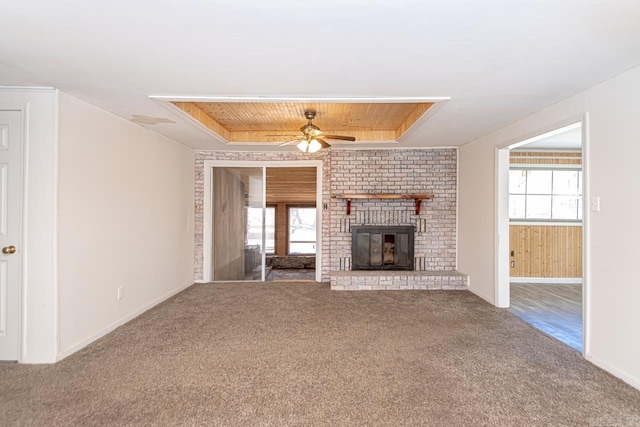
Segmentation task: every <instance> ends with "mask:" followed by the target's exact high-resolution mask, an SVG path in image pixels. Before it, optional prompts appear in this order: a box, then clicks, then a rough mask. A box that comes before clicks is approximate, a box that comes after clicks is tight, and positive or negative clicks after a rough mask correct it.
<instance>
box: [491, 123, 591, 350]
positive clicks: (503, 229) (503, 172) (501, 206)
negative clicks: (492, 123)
mask: <svg viewBox="0 0 640 427" xmlns="http://www.w3.org/2000/svg"><path fill="white" fill-rule="evenodd" d="M576 124H580V126H581V132H580V133H581V139H582V141H581V142H582V355H583V357H584V356H585V355H586V354H588V353H589V351H590V347H589V345H590V335H591V334H590V327H591V322H590V317H589V313H590V310H591V305H590V301H591V299H590V298H591V292H590V285H591V280H590V278H591V270H590V262H589V261H590V253H591V251H590V244H589V242H590V234H591V233H590V224H591V209H589V206H590V203H587V201H588V200H590V194H591V191H590V183H591V179H590V175H589V172H590V170H589V115H588V114H587V113H585V114H582V115H578V116H574V117H571V118H568V119H566V120H564V121H561V122H558V123H555V124H552V125H549V126H546V127H544V128H541V129H538V130H537V131H535V132H532V133H530V134H528V135H524V136H522V137H519V138H515V139H512V140H510V141H508V142H506V143H504V144H502V145H499V146H497V147H496V149H495V165H496V167H495V172H496V178H495V185H496V187H495V193H496V200H495V203H496V204H495V220H496V222H495V229H496V236H495V239H496V244H495V255H494V260H495V267H494V268H495V272H496V274H495V277H496V283H495V305H496V306H497V307H501V308H508V307H509V305H510V284H509V282H510V274H509V262H510V257H509V152H510V150H511V149H514V148H518V147H520V146H522V145H525V144H528V143H531V142H533V141H536V140H540V139H542V138H546V137H548V136H551V135H553V134H556V133H560V132H563V131H565V130H567V128H569V127H571V126H575V125H576Z"/></svg>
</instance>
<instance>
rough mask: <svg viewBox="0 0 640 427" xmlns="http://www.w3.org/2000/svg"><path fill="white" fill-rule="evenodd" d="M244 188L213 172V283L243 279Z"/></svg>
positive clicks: (237, 181)
mask: <svg viewBox="0 0 640 427" xmlns="http://www.w3.org/2000/svg"><path fill="white" fill-rule="evenodd" d="M245 199H246V196H245V185H244V184H243V183H242V181H241V180H240V179H239V178H238V177H236V176H235V175H233V174H232V173H231V172H229V171H227V170H226V169H224V168H213V236H214V238H213V254H214V256H213V274H214V277H213V280H243V279H244V246H245V245H244V237H245V223H246V219H245V208H244V207H245Z"/></svg>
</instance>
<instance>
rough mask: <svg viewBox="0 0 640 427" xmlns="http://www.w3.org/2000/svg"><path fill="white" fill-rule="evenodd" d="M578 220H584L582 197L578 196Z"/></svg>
mask: <svg viewBox="0 0 640 427" xmlns="http://www.w3.org/2000/svg"><path fill="white" fill-rule="evenodd" d="M578 219H582V196H578Z"/></svg>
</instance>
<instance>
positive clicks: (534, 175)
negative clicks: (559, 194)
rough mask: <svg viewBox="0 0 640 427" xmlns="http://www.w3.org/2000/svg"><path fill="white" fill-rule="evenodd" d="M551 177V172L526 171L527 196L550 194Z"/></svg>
mask: <svg viewBox="0 0 640 427" xmlns="http://www.w3.org/2000/svg"><path fill="white" fill-rule="evenodd" d="M551 175H552V172H551V171H536V170H528V171H527V194H551ZM549 207H551V205H549ZM527 216H528V215H527Z"/></svg>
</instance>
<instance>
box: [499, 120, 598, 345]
mask: <svg viewBox="0 0 640 427" xmlns="http://www.w3.org/2000/svg"><path fill="white" fill-rule="evenodd" d="M583 131H584V129H583V126H582V123H581V122H579V123H575V124H572V125H569V126H565V127H562V128H560V129H556V130H554V131H552V132H547V133H545V134H542V135H540V136H537V137H535V138H530V139H528V140H525V141H522V142H519V143H517V144H513V145H511V146H509V147H506V148H505V149H503V150H499V151H501V152H499V153H498V164H499V173H498V175H499V179H498V181H499V182H498V188H499V192H498V193H499V197H498V199H499V201H498V204H499V206H498V211H499V212H500V211H501V209H500V208H501V207H502V208H504V209H502V212H503V215H502V217H501V218H500V215H498V217H499V219H500V222H499V224H498V229H499V230H500V232H501V234H502V239H503V240H502V241H501V242H500V243H501V244H502V247H503V248H504V247H506V248H508V251H503V252H501V253H500V254H499V260H498V268H499V271H500V274H499V277H500V280H499V283H498V289H497V296H498V297H499V298H498V299H499V300H500V302H501V303H502V305H501V306H503V307H509V310H510V311H511V312H512V313H514V314H515V315H516V316H518V317H520V318H522V319H523V320H524V321H526V322H528V323H530V324H531V325H533V326H534V327H536V328H538V329H540V330H541V331H543V332H545V333H547V334H548V335H550V336H552V337H554V338H556V339H558V340H560V341H562V342H564V343H565V344H567V345H569V346H571V347H573V348H575V349H576V350H578V351H580V352H583V351H584V343H585V334H584V329H585V328H584V324H585V319H586V316H585V310H584V307H585V304H584V301H585V300H586V298H585V292H584V290H585V287H584V284H585V281H584V274H583V271H584V270H585V267H584V264H585V263H584V262H583V258H584V250H585V249H584V244H583V241H584V232H583V228H584V227H583V221H584V212H585V209H584V203H583V200H584V189H585V185H584V182H585V175H584V171H583ZM501 178H502V179H501ZM505 181H506V182H505ZM505 210H506V212H507V214H506V215H504V212H505ZM505 235H506V236H508V237H507V238H504V237H505ZM506 252H508V253H506Z"/></svg>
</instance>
